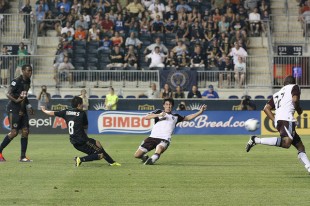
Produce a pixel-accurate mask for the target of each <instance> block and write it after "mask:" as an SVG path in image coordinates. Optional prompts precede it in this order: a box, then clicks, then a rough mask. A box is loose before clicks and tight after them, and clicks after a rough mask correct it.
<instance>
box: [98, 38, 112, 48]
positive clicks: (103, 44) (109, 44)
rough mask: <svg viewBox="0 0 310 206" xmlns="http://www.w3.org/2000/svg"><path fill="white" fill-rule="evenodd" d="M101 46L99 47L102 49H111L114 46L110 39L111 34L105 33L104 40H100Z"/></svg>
mask: <svg viewBox="0 0 310 206" xmlns="http://www.w3.org/2000/svg"><path fill="white" fill-rule="evenodd" d="M100 43H101V46H100V47H99V48H98V51H100V50H111V48H112V41H111V40H110V39H109V36H107V35H105V36H104V38H103V40H101V41H100Z"/></svg>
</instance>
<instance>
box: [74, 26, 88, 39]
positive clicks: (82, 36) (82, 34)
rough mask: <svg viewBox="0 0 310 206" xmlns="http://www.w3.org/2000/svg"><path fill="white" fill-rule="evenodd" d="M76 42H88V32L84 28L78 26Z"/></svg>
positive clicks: (75, 35) (75, 34) (75, 36)
mask: <svg viewBox="0 0 310 206" xmlns="http://www.w3.org/2000/svg"><path fill="white" fill-rule="evenodd" d="M74 40H75V41H85V40H86V32H85V30H84V29H83V27H82V26H78V28H77V30H76V31H75V33H74Z"/></svg>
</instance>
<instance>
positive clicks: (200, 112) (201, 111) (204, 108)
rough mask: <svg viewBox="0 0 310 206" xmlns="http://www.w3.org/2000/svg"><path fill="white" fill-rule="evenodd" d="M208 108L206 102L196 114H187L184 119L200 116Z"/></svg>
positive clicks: (188, 119)
mask: <svg viewBox="0 0 310 206" xmlns="http://www.w3.org/2000/svg"><path fill="white" fill-rule="evenodd" d="M206 109H207V105H205V104H204V105H202V106H201V107H200V110H199V111H198V112H196V113H194V114H190V115H187V116H185V117H184V119H183V121H190V120H192V119H194V118H196V117H198V116H199V115H201V114H202V113H203V112H204V111H205V110H206Z"/></svg>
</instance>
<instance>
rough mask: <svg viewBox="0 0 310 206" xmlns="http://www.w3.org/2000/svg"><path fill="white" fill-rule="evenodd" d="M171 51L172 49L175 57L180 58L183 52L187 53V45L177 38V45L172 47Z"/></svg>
mask: <svg viewBox="0 0 310 206" xmlns="http://www.w3.org/2000/svg"><path fill="white" fill-rule="evenodd" d="M171 51H173V52H174V53H175V55H176V56H177V58H181V57H182V55H183V54H184V53H185V54H187V53H188V51H187V46H186V45H185V44H184V43H183V41H182V40H179V41H178V43H177V45H176V46H175V47H173V49H172V50H171Z"/></svg>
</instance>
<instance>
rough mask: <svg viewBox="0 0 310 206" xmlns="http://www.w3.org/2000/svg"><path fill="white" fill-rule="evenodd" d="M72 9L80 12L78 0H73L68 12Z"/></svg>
mask: <svg viewBox="0 0 310 206" xmlns="http://www.w3.org/2000/svg"><path fill="white" fill-rule="evenodd" d="M72 11H75V13H80V12H81V4H80V2H79V0H73V3H72V6H71V10H70V13H71V12H72Z"/></svg>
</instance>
